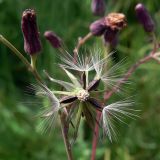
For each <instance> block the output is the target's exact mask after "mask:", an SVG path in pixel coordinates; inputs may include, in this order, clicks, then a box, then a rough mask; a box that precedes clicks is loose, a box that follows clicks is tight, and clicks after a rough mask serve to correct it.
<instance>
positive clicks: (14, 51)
mask: <svg viewBox="0 0 160 160" xmlns="http://www.w3.org/2000/svg"><path fill="white" fill-rule="evenodd" d="M0 42H2V43H3V44H4V45H6V46H7V47H8V48H9V49H10V50H11V51H12V53H14V54H15V55H16V56H17V57H18V58H19V59H20V60H21V61H22V62H23V63H24V64H25V65H26V67H27V68H28V69H29V71H31V72H32V74H33V75H34V77H35V79H36V80H37V82H38V83H39V84H40V85H41V86H42V84H43V81H42V79H41V78H40V76H39V74H38V72H37V70H36V68H33V67H32V65H31V64H30V63H29V62H28V60H27V59H26V58H25V57H24V56H23V55H22V53H21V52H19V51H18V50H17V49H16V48H15V47H14V46H13V45H12V44H11V43H10V42H9V41H8V40H7V39H6V38H4V37H3V36H2V35H0Z"/></svg>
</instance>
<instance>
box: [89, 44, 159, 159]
mask: <svg viewBox="0 0 160 160" xmlns="http://www.w3.org/2000/svg"><path fill="white" fill-rule="evenodd" d="M157 49H158V48H157V47H156V45H154V48H153V50H152V51H151V52H150V54H149V55H147V56H145V57H144V58H141V59H140V60H139V61H138V62H137V63H135V64H134V65H133V66H131V67H130V68H129V70H128V71H127V72H126V74H125V75H124V77H123V79H122V80H121V81H119V82H117V84H116V85H115V87H113V88H112V90H111V91H109V92H106V93H105V94H104V102H106V101H107V100H108V99H109V98H110V97H111V96H112V95H113V93H115V92H116V91H117V90H118V89H119V88H120V87H121V86H122V84H124V82H125V81H127V80H128V79H129V77H130V76H131V75H132V74H133V73H134V72H135V70H136V69H137V68H138V67H139V66H140V65H142V64H144V63H146V62H148V61H150V60H152V59H153V60H156V61H157V62H158V63H160V60H159V59H158V56H159V55H160V54H159V52H158V53H156V51H157ZM100 117H101V113H98V112H97V119H99V118H100ZM94 132H95V135H94V137H93V140H92V155H91V160H95V156H96V148H97V141H98V134H99V125H98V124H96V125H95V130H94Z"/></svg>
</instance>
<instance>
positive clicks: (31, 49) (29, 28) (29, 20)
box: [21, 9, 42, 55]
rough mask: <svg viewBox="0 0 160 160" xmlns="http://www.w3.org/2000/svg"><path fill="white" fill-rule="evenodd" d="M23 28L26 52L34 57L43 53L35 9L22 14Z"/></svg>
mask: <svg viewBox="0 0 160 160" xmlns="http://www.w3.org/2000/svg"><path fill="white" fill-rule="evenodd" d="M21 28H22V33H23V37H24V50H25V52H26V53H28V54H30V55H33V54H37V53H38V52H40V51H41V49H42V46H41V41H40V38H39V32H38V27H37V22H36V13H35V11H34V10H33V9H26V10H25V11H24V12H23V14H22V20H21Z"/></svg>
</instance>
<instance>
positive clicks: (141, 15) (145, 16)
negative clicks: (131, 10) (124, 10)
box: [135, 3, 154, 32]
mask: <svg viewBox="0 0 160 160" xmlns="http://www.w3.org/2000/svg"><path fill="white" fill-rule="evenodd" d="M135 12H136V15H137V18H138V20H139V22H140V23H141V24H142V25H143V27H144V30H145V31H146V32H153V30H154V22H153V20H152V18H151V16H150V14H149V12H148V11H147V9H146V8H145V6H144V5H143V4H141V3H139V4H137V5H136V7H135Z"/></svg>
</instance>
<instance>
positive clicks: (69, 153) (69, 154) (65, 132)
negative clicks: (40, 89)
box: [60, 110, 73, 160]
mask: <svg viewBox="0 0 160 160" xmlns="http://www.w3.org/2000/svg"><path fill="white" fill-rule="evenodd" d="M66 115H67V111H66V110H64V112H62V113H61V115H60V119H61V130H62V135H63V140H64V143H65V148H66V152H67V157H68V160H73V155H72V149H71V145H70V142H69V139H68V130H69V124H68V123H67V122H66Z"/></svg>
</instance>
